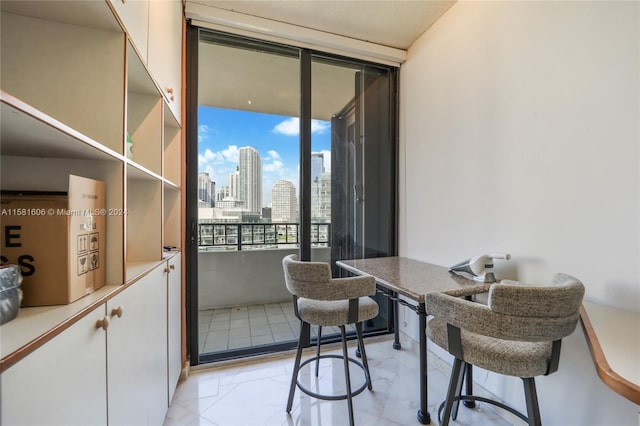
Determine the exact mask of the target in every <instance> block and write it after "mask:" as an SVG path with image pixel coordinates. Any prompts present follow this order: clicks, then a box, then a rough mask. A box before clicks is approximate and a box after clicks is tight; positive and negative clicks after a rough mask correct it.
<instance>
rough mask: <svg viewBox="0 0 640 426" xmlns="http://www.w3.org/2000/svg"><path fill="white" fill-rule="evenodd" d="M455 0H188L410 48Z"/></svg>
mask: <svg viewBox="0 0 640 426" xmlns="http://www.w3.org/2000/svg"><path fill="white" fill-rule="evenodd" d="M454 1H455V0H373V1H372V0H288V1H285V0H267V1H265V0H235V1H228V0H186V2H187V3H197V4H202V5H206V6H210V7H215V8H218V9H223V10H227V11H233V12H237V13H242V14H246V15H250V16H254V17H259V18H265V19H270V20H273V21H277V22H284V23H287V24H293V25H297V26H300V27H305V28H310V29H314V30H318V31H324V32H327V33H330V34H336V35H341V36H344V37H349V38H353V39H356V40H362V41H368V42H371V43H376V44H380V45H383V46H388V47H393V48H397V49H403V50H407V49H408V48H409V47H410V46H411V44H412V43H413V42H414V41H415V40H416V39H417V38H418V37H420V35H422V34H423V33H424V32H425V31H426V30H427V29H428V28H429V27H431V25H433V23H434V22H436V21H437V20H438V18H440V16H442V14H443V13H444V12H446V11H447V9H449V7H451V5H453V3H454Z"/></svg>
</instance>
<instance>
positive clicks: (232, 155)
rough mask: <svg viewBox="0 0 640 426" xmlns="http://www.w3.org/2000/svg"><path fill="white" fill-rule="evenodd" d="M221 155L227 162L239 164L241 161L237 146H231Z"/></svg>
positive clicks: (221, 152)
mask: <svg viewBox="0 0 640 426" xmlns="http://www.w3.org/2000/svg"><path fill="white" fill-rule="evenodd" d="M220 154H221V155H222V157H223V158H224V160H225V161H232V162H235V163H237V162H238V161H239V160H240V150H239V149H238V146H237V145H229V146H228V147H227V149H223V150H222V151H220Z"/></svg>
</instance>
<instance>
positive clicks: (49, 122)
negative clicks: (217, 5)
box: [0, 0, 182, 371]
mask: <svg viewBox="0 0 640 426" xmlns="http://www.w3.org/2000/svg"><path fill="white" fill-rule="evenodd" d="M167 3H171V7H172V8H173V9H175V8H176V3H179V8H178V10H180V11H181V5H182V4H181V2H173V1H172V2H167ZM0 8H1V23H0V31H1V51H2V61H1V64H0V66H1V69H0V89H1V92H0V114H1V117H2V120H1V123H0V138H1V141H2V143H1V144H0V167H1V180H0V187H1V189H3V190H37V191H66V189H67V185H68V176H69V174H75V175H79V176H84V177H88V178H92V179H96V180H100V181H104V182H105V183H106V203H107V205H106V208H107V211H113V212H121V214H117V213H115V214H111V215H108V216H107V218H106V221H107V224H106V243H105V244H106V260H105V270H106V286H105V287H104V288H102V289H100V290H98V291H97V292H96V293H94V294H92V295H89V296H87V297H85V298H82V299H81V300H79V301H77V302H74V303H71V304H69V305H65V306H51V307H38V308H23V309H21V312H20V314H19V316H18V318H17V319H16V320H14V321H12V322H9V323H7V324H5V325H3V326H2V333H1V335H2V344H1V345H0V352H1V357H2V363H3V364H2V371H5V370H6V369H7V368H10V367H11V366H12V365H14V364H15V363H17V362H20V360H21V359H22V358H24V357H25V356H28V355H29V353H30V352H32V351H34V350H36V349H37V348H38V347H40V346H42V345H44V344H45V343H46V342H48V341H50V340H51V339H52V335H57V334H59V333H60V332H62V331H64V329H66V328H67V327H69V326H71V325H72V324H74V323H76V322H77V321H78V318H80V317H83V316H84V315H86V314H87V312H88V309H89V308H94V307H95V306H97V305H96V304H100V303H104V302H108V301H109V300H110V299H111V298H112V297H115V296H116V295H117V294H118V293H120V292H122V290H123V289H124V288H127V287H128V286H130V285H133V284H134V282H136V281H137V280H138V279H140V278H142V277H143V276H145V275H146V274H149V273H150V272H151V271H152V270H153V269H154V268H155V267H158V266H160V267H162V265H163V264H166V262H167V259H166V258H165V256H163V254H164V252H163V246H171V247H174V252H179V251H180V245H181V224H182V217H181V212H182V208H181V198H182V197H181V180H182V170H181V167H182V154H181V152H182V146H181V144H182V129H181V126H180V122H179V120H180V116H179V107H178V109H176V102H175V97H177V98H180V96H181V94H180V89H179V87H175V88H172V90H171V93H167V91H166V87H164V85H162V86H161V85H160V84H159V83H158V79H157V77H156V76H154V75H153V74H152V72H150V69H149V67H148V64H149V60H148V59H149V58H147V51H148V48H147V45H146V43H147V42H148V39H149V37H151V35H150V34H149V33H148V31H149V28H148V26H147V27H145V26H144V25H143V26H142V27H140V26H139V25H138V24H139V23H140V22H142V23H144V22H145V20H148V19H150V18H153V17H151V16H150V12H149V10H150V7H149V2H147V1H136V2H126V3H123V2H121V1H119V0H117V1H111V0H104V1H100V0H94V1H81V2H78V1H26V2H25V1H4V0H3V1H2V2H1V3H0ZM130 11H132V12H131V14H130V15H131V16H129V12H130ZM154 14H155V15H154V16H156V17H157V10H156V11H155V12H154ZM171 16H172V18H170V19H173V21H172V25H173V26H174V28H175V27H178V28H180V30H179V31H178V32H177V33H176V32H175V31H172V32H171V34H172V37H173V38H174V40H173V43H178V45H179V46H180V48H181V46H182V44H181V41H180V40H181V37H182V33H181V28H182V20H181V15H177V16H176V15H171ZM154 19H155V18H154ZM176 19H177V22H175V20H176ZM147 24H148V23H147ZM154 28H156V29H155V31H156V32H157V31H158V29H157V23H154ZM176 37H177V38H178V40H177V41H176V40H175V38H176ZM143 44H144V46H143ZM157 50H158V49H157V47H154V51H157ZM177 52H178V54H177V55H176V54H175V51H174V53H173V56H171V57H170V59H169V60H170V62H171V64H172V66H173V67H176V66H177V69H178V71H179V70H180V63H181V62H180V61H181V57H180V49H178V51H177ZM178 77H179V75H178ZM162 78H165V77H164V76H163V77H162ZM171 97H174V98H173V99H171ZM178 105H179V104H178ZM127 133H128V134H129V135H130V136H131V139H132V140H133V156H132V157H131V158H129V157H128V156H127V154H126V146H127V142H126V140H127ZM51 255H52V256H55V253H51ZM25 348H26V349H25Z"/></svg>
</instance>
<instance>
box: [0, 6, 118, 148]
mask: <svg viewBox="0 0 640 426" xmlns="http://www.w3.org/2000/svg"><path fill="white" fill-rule="evenodd" d="M9 3H10V4H9ZM18 3H24V4H25V6H20V5H18V4H16V3H15V2H5V1H3V2H1V5H2V21H1V23H0V31H1V37H0V39H1V50H2V62H1V64H0V67H1V73H0V79H1V86H2V91H3V92H5V93H8V94H10V95H12V96H14V97H16V98H17V99H20V100H21V101H22V102H24V103H25V104H28V105H31V106H32V107H33V108H35V109H37V110H39V111H42V113H44V114H46V115H48V116H50V117H52V118H53V119H55V120H58V121H60V122H61V123H64V124H65V125H66V126H68V127H70V128H72V129H74V130H75V131H77V132H79V133H81V134H83V135H86V136H87V137H88V138H90V139H92V140H94V141H96V142H98V143H100V144H101V145H103V146H104V147H106V148H108V149H111V150H113V151H116V152H119V153H122V152H123V151H122V143H121V141H122V140H123V139H124V136H123V127H122V117H123V114H124V90H123V87H124V60H125V54H124V52H123V49H122V46H123V43H124V38H125V35H124V33H123V32H122V29H120V30H119V31H115V30H114V31H105V30H104V29H102V28H100V29H96V28H89V27H87V26H84V25H86V24H84V23H81V22H77V23H76V22H74V19H72V18H73V16H75V15H74V14H73V13H71V12H70V11H69V16H67V18H69V19H67V21H70V22H72V23H61V22H55V21H51V20H45V19H40V18H39V17H33V16H26V15H18V14H13V13H8V12H7V9H9V10H15V11H22V12H24V11H23V10H22V9H23V8H24V9H27V8H28V10H29V11H30V12H33V13H32V14H34V13H35V14H36V15H40V14H41V13H43V12H41V11H40V9H39V8H37V7H33V5H34V4H33V2H18ZM47 3H54V4H56V3H57V2H39V5H41V6H42V7H43V9H42V10H44V11H46V10H48V9H49V6H48V5H47ZM85 3H98V4H100V7H98V6H97V5H94V6H86V5H85ZM76 5H82V6H81V7H80V10H84V7H87V8H88V9H87V10H92V11H95V12H96V14H97V16H100V17H102V18H101V19H102V20H104V22H105V23H106V22H109V16H110V19H111V20H112V21H113V22H114V23H115V22H116V21H115V18H114V17H113V14H112V12H111V10H110V9H109V8H108V6H107V5H106V3H104V2H69V5H68V6H69V7H68V9H74V8H76ZM56 9H58V10H59V9H62V8H60V5H59V4H58V5H57V7H56ZM25 13H26V12H25ZM58 13H59V14H64V13H65V12H62V11H59V12H58ZM78 16H82V12H80V13H79V14H78ZM96 19H97V18H96ZM107 26H109V25H107ZM113 28H119V27H115V26H113Z"/></svg>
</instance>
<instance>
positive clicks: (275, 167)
mask: <svg viewBox="0 0 640 426" xmlns="http://www.w3.org/2000/svg"><path fill="white" fill-rule="evenodd" d="M283 165H284V164H283V163H282V161H280V160H273V162H271V163H267V164H265V165H264V167H263V169H264V171H265V172H280V171H281V170H282V166H283Z"/></svg>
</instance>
